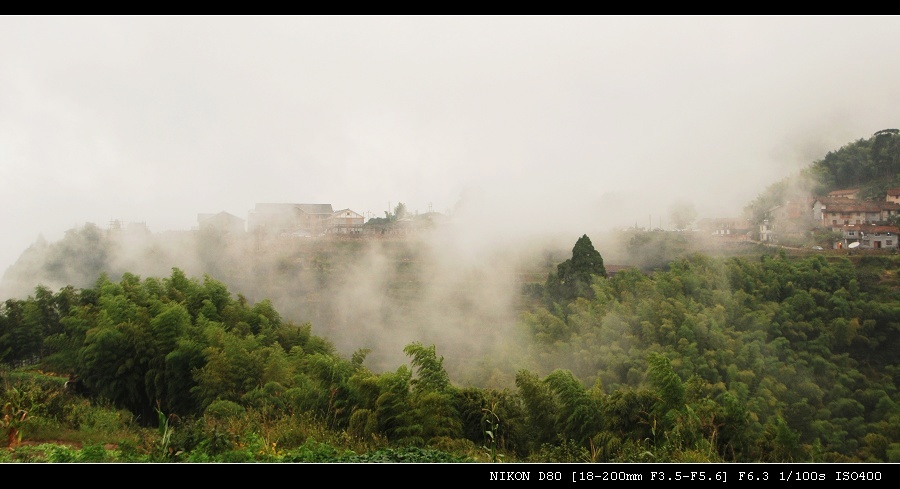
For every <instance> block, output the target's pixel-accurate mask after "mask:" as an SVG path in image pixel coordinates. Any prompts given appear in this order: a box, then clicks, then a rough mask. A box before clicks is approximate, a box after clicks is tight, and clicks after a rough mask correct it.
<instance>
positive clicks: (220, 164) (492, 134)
mask: <svg viewBox="0 0 900 489" xmlns="http://www.w3.org/2000/svg"><path fill="white" fill-rule="evenodd" d="M898 60H900V17H891V16H885V17H841V16H836V17H829V16H824V17H803V16H789V17H717V16H713V17H691V16H684V17H667V16H661V17H644V16H641V17H502V16H501V17H415V16H413V17H198V16H192V17H89V16H88V17H81V16H79V17H17V16H3V17H0V225H2V228H0V229H2V240H0V273H2V272H3V271H4V270H5V269H6V268H7V267H8V266H10V265H11V264H12V263H13V262H14V261H15V260H16V258H17V257H18V256H19V255H20V254H21V252H22V251H23V250H24V249H25V248H27V247H28V246H29V245H30V244H32V243H33V242H34V241H35V239H36V238H37V237H38V235H43V236H44V237H45V238H46V239H48V240H51V241H53V240H56V239H59V238H61V237H62V235H63V232H64V231H65V230H67V229H70V228H73V227H75V226H80V225H82V224H84V223H85V222H93V223H96V224H98V225H100V226H101V227H104V228H105V227H106V226H107V225H108V223H109V221H110V220H113V219H118V220H121V221H124V222H134V221H137V222H146V224H147V225H148V227H149V228H150V230H151V231H154V232H160V231H165V230H170V229H176V230H177V229H184V230H187V229H190V228H191V227H193V226H196V222H197V214H198V213H209V212H219V211H227V212H230V213H232V214H235V215H237V216H239V217H242V218H245V219H246V217H247V213H248V211H249V210H251V209H252V208H253V206H254V205H255V204H256V203H258V202H294V203H330V204H332V205H333V206H334V208H335V210H338V209H343V208H350V209H353V210H355V211H357V212H360V213H363V214H367V213H371V214H372V215H374V216H380V217H383V216H384V211H385V210H387V209H388V206H389V205H396V204H397V202H403V203H405V204H406V206H407V208H408V209H409V210H410V211H418V212H420V213H421V212H426V211H428V210H429V208H431V209H432V210H434V211H438V212H447V211H449V210H452V209H459V212H463V210H462V209H467V211H465V212H469V213H471V214H472V215H476V216H480V217H481V218H483V219H484V220H485V221H486V222H490V223H491V225H490V226H488V227H486V228H485V232H486V233H503V234H505V235H507V236H508V235H509V234H510V233H513V232H518V230H520V229H532V230H533V229H547V230H553V231H555V230H572V233H573V236H575V237H577V235H580V234H581V233H582V232H584V230H586V229H588V228H591V229H593V228H596V227H597V226H598V225H600V224H603V225H609V226H617V225H629V224H630V225H634V224H635V223H637V224H638V225H645V224H649V223H648V221H650V220H652V224H653V226H657V225H659V224H660V220H661V222H662V225H663V227H666V224H667V223H666V221H665V219H666V215H667V213H668V211H669V208H670V206H671V205H672V203H674V202H676V201H689V202H691V203H693V204H694V205H695V206H696V208H697V209H698V210H699V211H700V215H701V217H729V216H732V215H737V214H739V213H740V211H741V209H742V208H743V207H744V205H745V204H747V203H748V202H749V201H750V200H752V199H753V198H755V197H756V196H757V195H758V194H759V193H760V192H761V191H762V190H764V189H765V187H766V186H768V185H769V184H771V183H774V182H775V181H777V180H779V179H781V178H783V177H784V176H787V175H789V174H791V173H793V172H796V171H797V170H799V169H800V168H802V167H805V166H807V165H808V164H809V163H811V162H812V161H814V160H816V159H819V158H821V157H823V156H824V155H825V153H827V151H830V150H834V149H837V148H839V147H840V146H842V145H844V144H846V143H849V142H852V141H855V140H857V139H861V138H868V137H870V136H871V135H872V133H874V132H875V131H878V130H880V129H885V128H892V127H898V126H900V111H898V109H900V62H898ZM461 199H463V201H462V202H461ZM501 222H503V223H505V224H498V223H501ZM573 239H574V238H573Z"/></svg>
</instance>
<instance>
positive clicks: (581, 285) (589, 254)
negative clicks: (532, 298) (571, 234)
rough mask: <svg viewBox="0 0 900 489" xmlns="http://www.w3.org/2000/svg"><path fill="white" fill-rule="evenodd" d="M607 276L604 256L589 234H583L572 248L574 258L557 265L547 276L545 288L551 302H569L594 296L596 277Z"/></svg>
mask: <svg viewBox="0 0 900 489" xmlns="http://www.w3.org/2000/svg"><path fill="white" fill-rule="evenodd" d="M595 276H599V277H604V278H605V277H606V267H605V266H604V265H603V257H602V256H601V255H600V252H598V251H597V250H596V249H594V245H593V243H591V239H590V238H588V236H587V235H586V234H585V235H582V236H581V237H580V238H578V241H577V242H575V246H574V247H573V248H572V258H569V259H567V260H566V261H564V262H562V263H560V264H559V265H557V266H556V273H555V274H554V273H550V274H549V275H548V276H547V282H546V285H545V287H544V288H545V290H546V292H547V294H548V298H549V299H550V301H551V302H569V301H571V300H573V299H575V298H576V297H588V298H593V290H592V289H591V284H592V283H593V280H594V277H595Z"/></svg>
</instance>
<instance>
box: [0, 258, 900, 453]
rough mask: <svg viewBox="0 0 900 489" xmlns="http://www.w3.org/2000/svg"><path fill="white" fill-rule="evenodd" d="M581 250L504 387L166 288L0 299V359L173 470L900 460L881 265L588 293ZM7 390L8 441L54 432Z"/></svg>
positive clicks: (805, 261) (548, 298)
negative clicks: (278, 463) (128, 428)
mask: <svg viewBox="0 0 900 489" xmlns="http://www.w3.org/2000/svg"><path fill="white" fill-rule="evenodd" d="M589 244H590V242H589V241H588V242H587V245H589ZM592 249H593V248H592V247H591V248H590V249H588V248H587V247H586V244H585V243H583V242H582V241H581V240H579V243H578V244H577V246H576V248H575V249H573V256H572V258H571V259H570V260H567V261H566V262H565V263H560V265H561V266H560V267H557V271H556V272H552V273H551V274H550V275H549V276H548V277H547V280H546V284H545V285H544V286H543V287H540V288H539V289H540V290H539V291H538V292H535V293H539V295H540V300H539V301H537V302H536V303H535V305H534V307H531V308H530V309H529V312H527V313H526V314H525V315H524V316H523V317H522V319H521V321H520V327H521V329H522V333H523V334H524V335H525V336H526V337H527V338H528V342H527V344H526V346H525V347H524V348H525V350H524V351H520V352H519V355H518V356H516V355H513V356H511V357H510V358H508V359H500V358H493V359H487V360H490V361H486V362H485V363H484V365H485V368H489V369H492V370H500V371H502V370H503V369H504V366H508V368H510V369H513V371H509V372H495V373H494V375H495V376H499V377H501V378H502V377H503V375H502V374H504V373H505V374H506V375H508V378H511V379H514V380H513V381H511V382H510V383H509V385H506V386H501V387H490V388H488V387H477V386H471V385H469V386H462V385H459V384H458V383H457V382H456V381H455V380H454V379H453V378H452V377H451V376H450V375H449V374H448V372H447V370H446V369H445V367H444V357H443V355H442V353H441V352H440V351H438V350H437V349H436V348H435V346H434V345H431V344H427V343H422V342H410V343H408V344H407V345H406V346H405V347H404V348H403V354H405V355H406V357H407V358H408V362H404V363H402V364H399V365H396V366H395V367H393V368H391V369H383V370H380V371H373V370H371V369H370V368H369V367H367V366H366V363H367V362H366V359H367V356H368V354H369V353H370V352H369V351H367V350H364V349H361V350H358V351H357V352H355V353H354V354H353V355H349V356H347V357H345V356H342V355H340V354H338V353H336V350H335V348H334V346H333V345H332V344H331V343H330V342H329V341H327V340H325V339H323V338H321V337H319V336H317V335H315V334H314V333H313V331H314V327H313V325H311V324H308V323H306V324H294V323H292V322H290V321H285V320H283V319H282V317H281V315H280V314H279V313H278V311H276V310H275V308H273V307H272V304H271V302H269V301H267V300H263V301H259V302H256V303H250V302H249V301H247V300H246V299H245V298H244V297H243V296H241V295H237V296H234V295H233V294H232V293H231V292H230V291H229V290H228V288H227V287H226V286H225V285H224V284H222V283H221V282H218V281H216V280H214V279H213V278H211V277H209V276H205V277H203V278H191V277H188V276H186V275H185V274H184V273H183V272H182V271H181V270H179V269H175V270H173V271H172V273H171V274H170V275H169V276H167V277H164V278H157V277H146V278H141V277H138V276H136V275H132V274H126V275H124V276H123V277H122V278H121V279H120V280H118V281H112V280H110V279H109V278H107V277H106V276H102V275H101V276H100V277H99V279H98V280H97V281H96V283H95V284H94V285H93V286H91V287H86V288H74V287H64V288H61V289H60V290H59V291H57V292H54V291H51V290H49V289H47V288H43V287H38V288H37V289H36V290H35V292H34V294H32V295H30V296H29V297H28V298H26V299H10V300H7V301H6V302H5V303H4V305H3V308H2V314H0V355H2V357H0V358H2V360H3V362H4V364H6V365H7V366H8V367H7V368H10V367H13V366H16V365H22V364H33V362H37V365H40V367H41V368H42V369H43V370H44V371H51V372H57V373H59V374H66V375H67V374H70V373H71V374H74V376H76V377H77V379H78V381H79V383H78V384H77V385H79V386H81V387H83V389H84V390H83V392H84V394H85V395H86V396H88V398H89V399H91V402H95V403H102V402H109V403H111V405H112V406H114V407H118V408H123V409H127V410H128V411H130V412H131V413H133V415H134V416H135V419H137V420H138V421H140V422H142V423H144V424H149V425H154V426H155V425H156V423H157V422H158V419H159V416H158V415H163V416H165V419H166V420H167V424H166V427H167V428H171V429H172V430H174V432H175V433H181V437H179V438H175V439H170V440H168V441H167V443H169V444H172V443H176V442H177V445H178V446H177V450H176V449H174V448H173V447H171V446H170V448H173V449H172V450H169V451H167V452H166V453H168V454H169V456H170V457H172V458H173V459H179V458H180V459H181V460H197V457H198V455H197V454H201V453H202V454H205V455H204V456H206V457H215V456H221V455H222V454H223V453H230V451H233V450H235V449H236V448H237V447H240V446H241V443H242V442H241V440H242V437H243V439H246V437H247V436H249V435H248V431H250V432H252V433H255V436H258V437H263V438H265V439H266V440H268V443H270V444H271V446H277V447H280V448H281V450H283V451H284V452H283V453H290V452H289V451H290V450H291V448H296V447H298V446H302V445H303V444H304V443H308V442H309V441H310V439H315V438H316V436H318V437H319V438H320V440H319V441H321V438H322V437H323V436H325V435H324V434H322V433H324V432H330V433H341V434H342V435H341V436H342V437H344V438H343V439H345V440H357V445H355V446H358V447H370V448H373V447H380V448H387V447H391V448H394V449H397V448H401V447H406V448H409V447H416V448H420V449H421V448H428V449H439V450H442V451H445V452H448V453H456V454H460V456H464V457H469V458H468V459H467V460H482V461H491V460H494V461H499V460H500V459H501V456H504V457H507V458H506V459H507V460H531V461H625V462H637V461H771V462H775V461H882V462H887V461H893V462H896V461H900V428H898V427H900V393H898V391H897V389H896V385H897V380H898V375H900V368H898V363H897V358H900V300H898V299H900V297H898V295H900V279H898V276H897V272H898V269H900V260H898V258H897V257H895V256H871V257H854V258H855V260H854V261H851V259H850V257H846V256H831V257H829V258H826V257H825V256H818V255H816V256H808V257H790V256H787V255H786V254H784V253H774V254H773V253H766V254H762V255H761V256H758V257H756V258H753V259H749V258H725V257H720V258H712V257H708V256H702V255H693V256H690V257H686V258H683V259H679V260H676V261H674V262H672V263H671V264H670V266H669V267H667V269H665V270H660V271H657V272H654V273H650V274H648V273H644V272H641V271H639V270H638V269H632V270H630V271H624V272H620V273H618V274H616V275H615V276H613V277H611V278H606V277H605V276H604V275H603V274H599V275H598V274H597V270H599V268H598V267H597V265H598V263H597V262H596V260H594V261H590V260H589V262H585V261H584V260H579V259H578V255H579V254H581V255H584V256H596V255H594V253H592V252H591V250H592ZM599 265H601V266H602V257H601V261H600V263H599ZM586 267H590V268H591V269H593V270H595V272H593V273H592V274H590V276H591V279H590V280H589V281H590V285H589V286H588V287H587V288H585V287H584V286H583V285H584V280H585V279H584V275H583V274H580V273H579V271H580V270H584V269H586ZM564 275H565V276H564ZM567 277H568V279H567ZM573 277H577V278H576V279H575V280H577V283H579V284H582V285H579V286H577V287H575V288H560V287H559V285H560V283H565V282H566V281H567V280H570V279H572V278H573ZM569 283H571V282H569ZM533 292H534V291H533ZM547 365H555V368H552V369H548V368H547V367H546V366H547ZM10 376H11V371H9V370H7V371H6V373H4V381H3V383H2V386H3V389H4V391H3V392H2V397H3V401H4V404H5V405H7V410H8V411H10V413H9V414H15V413H18V412H27V413H28V414H27V416H22V419H21V421H20V422H18V423H15V426H13V424H11V423H8V426H7V429H11V428H15V429H16V431H17V433H19V434H20V436H21V437H22V438H23V439H27V436H28V433H29V430H30V429H31V430H34V427H36V426H42V425H48V424H52V423H62V422H63V420H64V419H65V414H64V413H65V409H61V408H60V407H59V406H57V410H56V411H54V410H53V409H51V407H52V406H51V407H46V406H44V407H41V406H40V405H29V406H16V405H15V403H16V402H18V403H20V404H22V403H24V401H23V400H22V396H21V395H20V394H21V392H23V389H24V387H22V386H15V385H14V384H13V383H11V381H10V380H9V378H7V377H10ZM10 378H11V377H10ZM17 393H18V394H17ZM17 395H18V396H19V397H16V396H17ZM32 402H34V401H32ZM56 402H62V401H59V400H57V401H56ZM54 413H55V414H54ZM235 416H237V417H235ZM10 419H16V418H15V416H12V417H11V418H10ZM229 420H230V421H229ZM169 422H171V425H169V424H168V423H169ZM310 423H318V424H316V426H320V427H321V429H322V430H323V431H322V432H318V435H314V434H312V433H311V432H310V430H309V429H308V426H310ZM291 426H294V427H295V428H296V427H298V426H304V427H307V428H306V429H304V430H302V432H303V433H304V434H305V436H299V435H298V433H297V431H296V430H294V431H292V429H291V428H290V427H291ZM292 432H293V434H291V433H292ZM188 434H189V435H188ZM329 436H333V435H329ZM335 439H336V438H335ZM264 452H265V453H268V456H269V457H272V456H274V455H273V454H274V453H276V452H277V450H270V451H264ZM176 454H177V455H176ZM190 454H193V457H194V458H193V459H191V455H190ZM479 457H481V458H479Z"/></svg>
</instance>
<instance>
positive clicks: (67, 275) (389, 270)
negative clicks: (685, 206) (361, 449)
mask: <svg viewBox="0 0 900 489" xmlns="http://www.w3.org/2000/svg"><path fill="white" fill-rule="evenodd" d="M575 238H576V237H569V236H565V237H556V238H554V237H552V236H548V237H545V238H540V239H538V238H534V237H532V238H528V239H526V238H524V237H522V236H515V237H512V238H511V239H510V240H508V241H492V242H491V243H493V244H491V243H488V242H486V241H481V242H479V238H478V237H477V236H472V235H471V234H468V233H464V232H462V231H461V230H460V229H458V228H456V227H455V226H454V225H453V224H448V225H446V226H442V227H439V228H436V229H432V230H430V231H424V232H420V233H416V234H409V235H403V236H397V235H388V236H386V237H385V236H381V235H374V236H365V237H359V236H357V237H353V236H350V237H346V236H344V237H341V236H328V237H325V236H323V237H318V238H297V237H284V236H276V237H270V238H265V239H260V238H259V237H256V236H253V235H252V234H248V233H235V234H229V233H223V232H215V231H206V232H201V231H182V232H163V233H152V232H150V231H149V230H147V229H146V227H143V226H140V225H131V226H118V227H115V228H112V229H102V228H100V227H98V226H96V225H94V224H90V223H89V224H86V225H84V226H82V227H79V228H73V229H71V230H69V231H68V232H67V233H66V235H65V237H64V238H63V239H61V240H59V241H56V242H47V241H46V240H38V241H37V242H35V243H34V244H33V245H32V246H31V247H29V248H28V249H27V250H26V251H25V252H24V253H23V254H22V256H21V257H20V258H19V260H18V261H17V262H16V263H15V265H13V266H12V267H10V268H9V269H8V270H7V271H6V273H5V274H4V275H3V279H2V282H0V295H2V297H3V298H4V300H5V299H6V298H13V297H16V298H24V297H27V296H29V295H31V294H33V293H34V290H35V287H37V286H39V285H41V286H44V287H47V288H49V289H50V290H52V291H56V290H58V289H60V288H62V287H65V286H73V287H76V288H87V287H91V286H92V285H93V284H94V283H95V282H96V280H97V279H98V277H99V276H100V275H101V274H106V275H107V276H108V277H109V278H110V279H112V280H118V279H119V278H120V277H121V275H122V274H124V273H126V272H128V273H132V274H135V275H138V276H140V277H142V278H143V277H151V276H152V277H165V276H168V275H170V274H171V271H172V268H179V269H181V270H182V271H183V272H185V274H186V275H188V276H191V277H198V278H202V277H203V276H204V275H209V276H210V277H211V278H214V279H216V280H218V281H221V282H223V283H224V284H226V285H227V286H228V288H229V291H231V292H232V294H234V295H238V294H240V295H241V296H243V297H244V298H246V300H248V301H249V302H251V303H255V302H259V301H262V300H266V299H268V300H271V301H272V303H273V305H274V306H275V308H276V310H277V311H278V312H279V313H280V314H281V315H282V316H283V318H284V319H286V320H290V321H292V322H295V323H297V324H300V323H306V322H308V323H310V324H311V325H312V328H313V331H314V332H315V333H316V334H319V335H321V336H323V337H326V338H327V339H329V340H330V341H332V342H333V343H334V344H335V346H336V347H337V348H338V350H339V351H340V353H341V354H344V355H350V354H351V353H352V352H353V351H355V350H357V349H361V348H367V349H370V350H371V353H370V354H369V356H368V359H367V364H369V365H370V368H373V369H376V370H378V369H380V368H392V367H393V366H396V365H397V364H398V363H402V362H404V361H405V355H404V354H403V347H404V346H405V345H406V344H408V343H410V342H413V341H420V342H423V343H426V344H435V345H437V347H438V351H439V352H440V353H441V354H442V355H443V356H445V357H446V362H447V367H448V369H452V370H453V371H454V372H458V371H459V369H458V368H457V367H458V366H461V365H464V364H471V363H472V362H479V364H483V363H482V362H484V361H485V359H490V358H494V359H495V360H497V361H503V362H509V361H514V360H513V359H514V358H515V356H516V354H515V352H516V351H517V344H518V341H519V340H520V331H519V329H518V326H517V321H518V314H519V313H520V311H521V310H522V307H523V304H522V301H523V300H526V298H524V297H523V294H522V283H523V282H542V281H543V280H544V279H545V278H546V274H547V272H548V271H550V270H552V269H554V267H555V266H556V263H557V262H559V261H562V260H563V259H565V258H566V253H570V251H571V246H572V244H573V243H574V240H575ZM598 238H599V237H598ZM598 242H600V243H603V240H602V239H598ZM501 358H502V360H501ZM504 370H507V369H505V368H504ZM509 372H512V373H514V372H515V370H514V369H513V370H509ZM472 380H473V381H475V380H474V379H472ZM481 380H483V379H481ZM503 380H509V379H503ZM461 381H465V379H461Z"/></svg>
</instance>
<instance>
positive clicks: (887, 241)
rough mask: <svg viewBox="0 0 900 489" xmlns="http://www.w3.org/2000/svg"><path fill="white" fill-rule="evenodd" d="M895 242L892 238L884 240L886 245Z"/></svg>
mask: <svg viewBox="0 0 900 489" xmlns="http://www.w3.org/2000/svg"><path fill="white" fill-rule="evenodd" d="M893 243H894V242H893V241H892V240H890V239H886V240H884V245H885V246H891V245H892V244H893Z"/></svg>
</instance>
